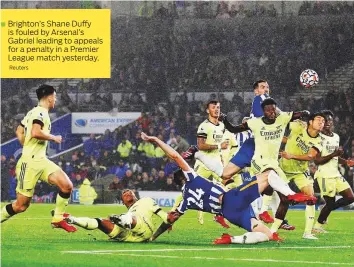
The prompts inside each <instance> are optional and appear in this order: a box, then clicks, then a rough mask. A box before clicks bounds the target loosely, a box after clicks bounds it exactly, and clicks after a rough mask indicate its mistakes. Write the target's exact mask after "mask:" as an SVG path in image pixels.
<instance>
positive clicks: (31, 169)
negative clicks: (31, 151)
mask: <svg viewBox="0 0 354 267" xmlns="http://www.w3.org/2000/svg"><path fill="white" fill-rule="evenodd" d="M57 170H60V167H59V166H58V165H56V164H55V163H54V162H52V161H50V160H49V159H47V158H41V159H23V158H22V157H21V158H20V159H19V161H18V162H17V165H16V177H17V187H16V192H17V193H20V194H21V195H24V196H26V197H32V196H33V193H34V188H35V186H36V183H37V181H38V179H40V180H41V181H44V182H46V183H48V177H49V175H50V174H52V173H53V172H56V171H57Z"/></svg>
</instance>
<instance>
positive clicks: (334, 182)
mask: <svg viewBox="0 0 354 267" xmlns="http://www.w3.org/2000/svg"><path fill="white" fill-rule="evenodd" d="M315 178H316V179H317V182H318V185H319V187H320V189H321V196H328V197H335V195H336V194H337V193H339V192H342V191H344V190H346V189H348V188H350V185H349V183H348V182H347V181H346V180H345V179H344V178H343V177H342V176H338V177H333V178H322V177H320V176H315Z"/></svg>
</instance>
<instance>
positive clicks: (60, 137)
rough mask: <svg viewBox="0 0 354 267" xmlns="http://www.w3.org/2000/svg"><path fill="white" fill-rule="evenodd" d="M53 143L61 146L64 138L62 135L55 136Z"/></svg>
mask: <svg viewBox="0 0 354 267" xmlns="http://www.w3.org/2000/svg"><path fill="white" fill-rule="evenodd" d="M53 141H54V142H55V143H57V144H60V143H61V142H62V141H63V138H62V136H61V135H54V136H53Z"/></svg>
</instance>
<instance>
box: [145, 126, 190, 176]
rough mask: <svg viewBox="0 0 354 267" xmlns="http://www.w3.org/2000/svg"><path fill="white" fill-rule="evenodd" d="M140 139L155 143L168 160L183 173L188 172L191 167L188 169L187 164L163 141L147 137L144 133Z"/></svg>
mask: <svg viewBox="0 0 354 267" xmlns="http://www.w3.org/2000/svg"><path fill="white" fill-rule="evenodd" d="M141 138H142V139H143V140H144V141H148V142H155V143H156V144H157V145H158V146H159V147H160V148H161V149H162V150H163V151H164V152H165V153H166V155H167V156H168V157H169V158H170V159H173V160H174V161H176V163H177V164H178V166H179V167H180V168H181V169H182V170H183V171H190V170H191V167H189V165H188V163H187V162H186V161H185V160H184V159H183V158H182V156H181V155H180V154H179V153H178V152H177V151H176V150H174V149H173V148H172V147H170V146H169V145H168V144H166V143H165V142H164V141H162V140H160V139H159V138H157V137H156V136H148V135H147V134H145V133H141Z"/></svg>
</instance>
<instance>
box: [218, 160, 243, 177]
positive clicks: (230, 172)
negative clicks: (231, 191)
mask: <svg viewBox="0 0 354 267" xmlns="http://www.w3.org/2000/svg"><path fill="white" fill-rule="evenodd" d="M240 171H241V168H240V167H239V166H237V165H235V164H233V163H232V162H229V163H228V164H227V165H226V166H225V168H224V169H223V171H222V175H221V178H222V179H223V180H229V179H231V178H232V176H234V175H235V174H236V173H239V172H240Z"/></svg>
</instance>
